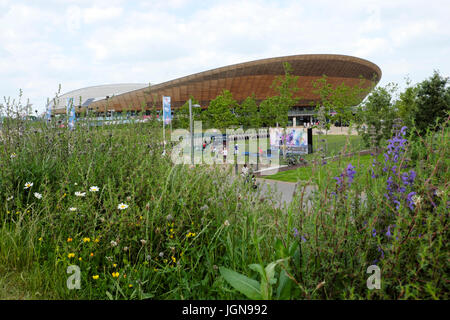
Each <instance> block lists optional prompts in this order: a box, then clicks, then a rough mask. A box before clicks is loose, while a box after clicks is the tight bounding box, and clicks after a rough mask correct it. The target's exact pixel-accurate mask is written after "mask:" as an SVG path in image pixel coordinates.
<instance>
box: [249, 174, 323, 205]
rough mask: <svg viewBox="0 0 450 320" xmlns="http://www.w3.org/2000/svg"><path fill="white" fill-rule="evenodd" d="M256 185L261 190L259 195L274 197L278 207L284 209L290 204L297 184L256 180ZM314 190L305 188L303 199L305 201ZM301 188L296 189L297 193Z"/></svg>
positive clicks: (309, 187)
mask: <svg viewBox="0 0 450 320" xmlns="http://www.w3.org/2000/svg"><path fill="white" fill-rule="evenodd" d="M256 180H257V183H258V185H259V187H260V188H261V193H262V194H266V195H269V196H272V195H273V196H274V198H275V199H276V200H277V206H278V207H284V206H287V205H289V204H290V203H291V201H292V198H293V196H294V192H295V191H296V189H297V183H295V182H285V181H278V180H270V179H262V178H257V179H256ZM313 190H314V187H313V186H307V187H306V189H305V194H304V196H303V197H304V199H305V200H306V199H307V197H308V196H309V195H311V192H312V191H313ZM301 191H302V190H301V188H300V187H299V188H298V191H297V192H301Z"/></svg>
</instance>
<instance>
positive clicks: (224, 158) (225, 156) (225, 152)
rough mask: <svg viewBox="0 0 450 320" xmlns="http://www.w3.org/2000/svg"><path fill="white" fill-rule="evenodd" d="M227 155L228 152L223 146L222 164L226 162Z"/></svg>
mask: <svg viewBox="0 0 450 320" xmlns="http://www.w3.org/2000/svg"><path fill="white" fill-rule="evenodd" d="M227 155H228V150H227V147H226V146H224V147H223V162H224V163H225V162H227Z"/></svg>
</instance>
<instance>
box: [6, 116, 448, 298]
mask: <svg viewBox="0 0 450 320" xmlns="http://www.w3.org/2000/svg"><path fill="white" fill-rule="evenodd" d="M161 130H162V128H161V127H160V124H159V123H158V122H149V123H135V124H127V125H111V126H99V127H91V128H88V127H86V126H80V125H78V126H77V128H76V129H75V130H74V131H68V130H67V129H65V128H55V127H53V126H51V125H50V126H47V125H46V124H44V123H40V124H39V123H30V122H28V121H22V120H20V119H19V118H17V117H16V118H9V119H8V120H7V122H4V125H3V138H2V141H1V145H0V165H1V174H0V201H1V202H0V203H1V206H0V223H1V225H0V271H1V272H2V274H5V275H7V277H4V278H2V282H0V297H5V298H8V297H9V298H26V299H35V298H45V299H142V298H154V299H241V298H246V296H245V295H244V294H242V293H241V292H240V291H239V290H236V289H235V288H234V287H233V286H232V285H231V286H230V285H229V283H228V282H227V281H226V280H225V279H224V277H223V276H222V275H221V273H220V271H219V270H220V268H222V267H225V268H228V269H232V270H234V271H236V272H239V273H242V274H245V275H246V276H248V277H249V278H252V279H257V278H258V273H257V272H255V271H254V270H256V269H255V268H256V267H255V266H254V265H255V264H260V265H263V266H265V265H267V264H269V263H270V262H272V261H275V260H279V259H283V260H282V262H279V264H278V265H277V266H276V268H275V269H274V270H275V271H274V272H275V273H274V278H276V279H279V280H278V283H280V282H283V283H284V284H289V285H285V286H284V287H283V294H280V295H273V296H272V295H268V296H267V297H278V298H287V299H302V298H308V299H335V298H351V299H361V298H376V299H391V298H394V299H397V298H407V299H408V298H448V282H447V278H448V273H447V270H448V269H447V263H448V246H447V239H448V200H447V199H448V198H447V195H448V182H447V181H448V159H449V157H448V127H447V124H445V125H444V127H443V128H442V130H441V131H440V134H439V135H437V134H434V133H432V132H430V133H429V134H428V135H427V136H426V137H423V138H422V139H418V140H416V141H412V140H410V141H409V143H408V144H407V146H408V147H407V150H406V151H405V152H404V154H402V159H403V158H404V159H408V160H410V161H409V162H408V168H407V169H406V168H405V169H401V171H402V172H403V171H405V170H412V169H414V170H415V172H416V173H417V176H416V178H415V181H414V183H413V184H411V185H409V186H408V188H410V189H411V190H414V191H415V192H416V193H417V195H418V196H420V197H421V198H420V199H421V202H420V201H419V202H417V205H415V206H414V208H413V209H412V210H411V209H410V208H409V207H408V205H407V202H405V201H406V200H405V201H403V200H402V201H403V202H402V203H401V205H400V207H399V208H397V209H396V208H394V209H393V207H392V203H390V202H389V201H387V200H386V199H385V197H384V193H386V185H387V184H386V183H387V179H388V172H384V171H383V170H382V168H381V165H379V167H377V166H378V165H376V166H375V167H374V170H375V171H374V172H372V170H370V168H367V167H366V168H364V169H362V170H359V171H357V172H356V173H352V172H351V171H348V170H347V171H346V168H347V169H348V167H347V165H348V164H347V163H345V161H346V160H345V158H344V159H343V162H342V172H343V173H344V174H343V175H342V177H341V178H342V182H341V185H340V186H343V189H339V187H340V186H338V185H336V183H337V180H336V179H333V177H334V176H335V175H336V173H335V171H333V172H329V173H328V174H325V178H323V175H322V178H321V179H317V176H316V173H318V172H322V174H323V170H326V169H324V168H323V169H321V170H317V168H316V170H313V171H312V172H313V174H312V178H311V181H314V182H315V183H316V185H317V191H316V192H314V193H313V194H305V193H304V192H303V189H302V187H300V189H299V190H298V191H297V195H296V196H295V197H294V200H293V202H292V203H291V205H290V206H289V208H287V209H286V210H285V211H282V210H281V209H278V208H276V207H275V206H274V204H273V202H272V200H273V199H272V197H271V195H270V194H260V193H259V192H260V191H258V190H257V191H254V190H253V189H252V188H250V186H248V185H246V184H245V183H244V181H242V179H241V178H239V177H235V178H232V177H231V176H232V175H231V171H232V168H228V167H223V166H209V165H196V166H189V165H174V164H173V163H172V162H171V159H170V151H171V147H170V145H168V146H167V151H168V152H167V154H166V155H163V154H162V153H163V146H162V144H161V140H162V137H161ZM411 134H413V133H411ZM318 165H320V163H319V164H318ZM349 173H350V175H351V176H352V178H353V181H352V182H351V183H350V182H349ZM373 174H375V175H377V177H376V178H372V175H373ZM314 179H315V180H314ZM27 182H31V183H32V184H33V185H32V186H31V187H26V183H27ZM92 187H98V191H97V188H92ZM408 191H409V190H408ZM80 193H81V194H80ZM84 193H85V194H84ZM77 194H78V195H79V196H77ZM306 200H309V201H311V202H312V203H313V205H312V206H306V205H305V201H306ZM121 204H122V205H123V204H124V207H123V209H121V208H122V207H120V205H121ZM394 225H395V227H394ZM387 228H391V229H389V230H391V231H392V235H393V236H392V237H387V236H386V233H387V232H388V230H387ZM373 229H376V232H377V233H376V235H375V236H374V235H373V232H372V230H373ZM379 249H381V251H380V250H379ZM381 252H383V257H381V256H380V254H381ZM280 261H281V260H280ZM374 263H376V264H378V265H379V266H380V268H381V272H382V288H381V289H380V290H369V289H367V287H366V279H367V277H368V275H367V274H366V269H367V267H368V266H369V265H371V264H374ZM70 265H77V266H79V267H80V270H81V288H80V289H74V290H69V289H68V287H67V286H66V281H67V279H68V277H69V274H67V267H68V266H70ZM249 265H253V267H252V268H249ZM268 283H270V285H275V284H274V283H273V281H271V282H268ZM265 285H266V286H267V285H268V284H267V283H266V284H265ZM11 286H14V288H16V289H15V290H11Z"/></svg>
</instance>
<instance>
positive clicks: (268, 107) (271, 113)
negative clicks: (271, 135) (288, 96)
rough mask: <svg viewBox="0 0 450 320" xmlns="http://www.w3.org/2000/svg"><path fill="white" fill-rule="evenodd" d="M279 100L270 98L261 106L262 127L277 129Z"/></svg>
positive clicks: (262, 102)
mask: <svg viewBox="0 0 450 320" xmlns="http://www.w3.org/2000/svg"><path fill="white" fill-rule="evenodd" d="M277 100H278V99H277V98H276V97H268V98H267V99H265V100H263V101H261V103H260V104H259V119H260V124H261V125H262V126H264V127H275V125H276V124H277V116H278V114H277V113H278V108H277V107H278V104H277V102H278V101H277Z"/></svg>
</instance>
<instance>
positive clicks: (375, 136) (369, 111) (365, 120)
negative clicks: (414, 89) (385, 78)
mask: <svg viewBox="0 0 450 320" xmlns="http://www.w3.org/2000/svg"><path fill="white" fill-rule="evenodd" d="M396 90H397V85H396V84H393V83H389V84H388V85H386V86H385V87H377V88H376V89H374V90H373V91H372V92H371V94H370V95H369V96H368V97H367V100H366V101H365V102H363V103H362V104H361V105H360V106H359V107H358V109H357V113H356V124H357V125H356V129H357V130H358V132H359V134H360V135H361V136H362V137H363V140H364V141H365V143H366V144H367V145H370V143H371V141H372V142H373V143H374V144H375V146H380V144H381V141H383V140H384V139H389V138H390V137H391V136H392V127H393V124H394V120H395V119H396V118H397V110H396V107H395V104H394V103H393V95H394V93H395V92H396Z"/></svg>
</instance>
